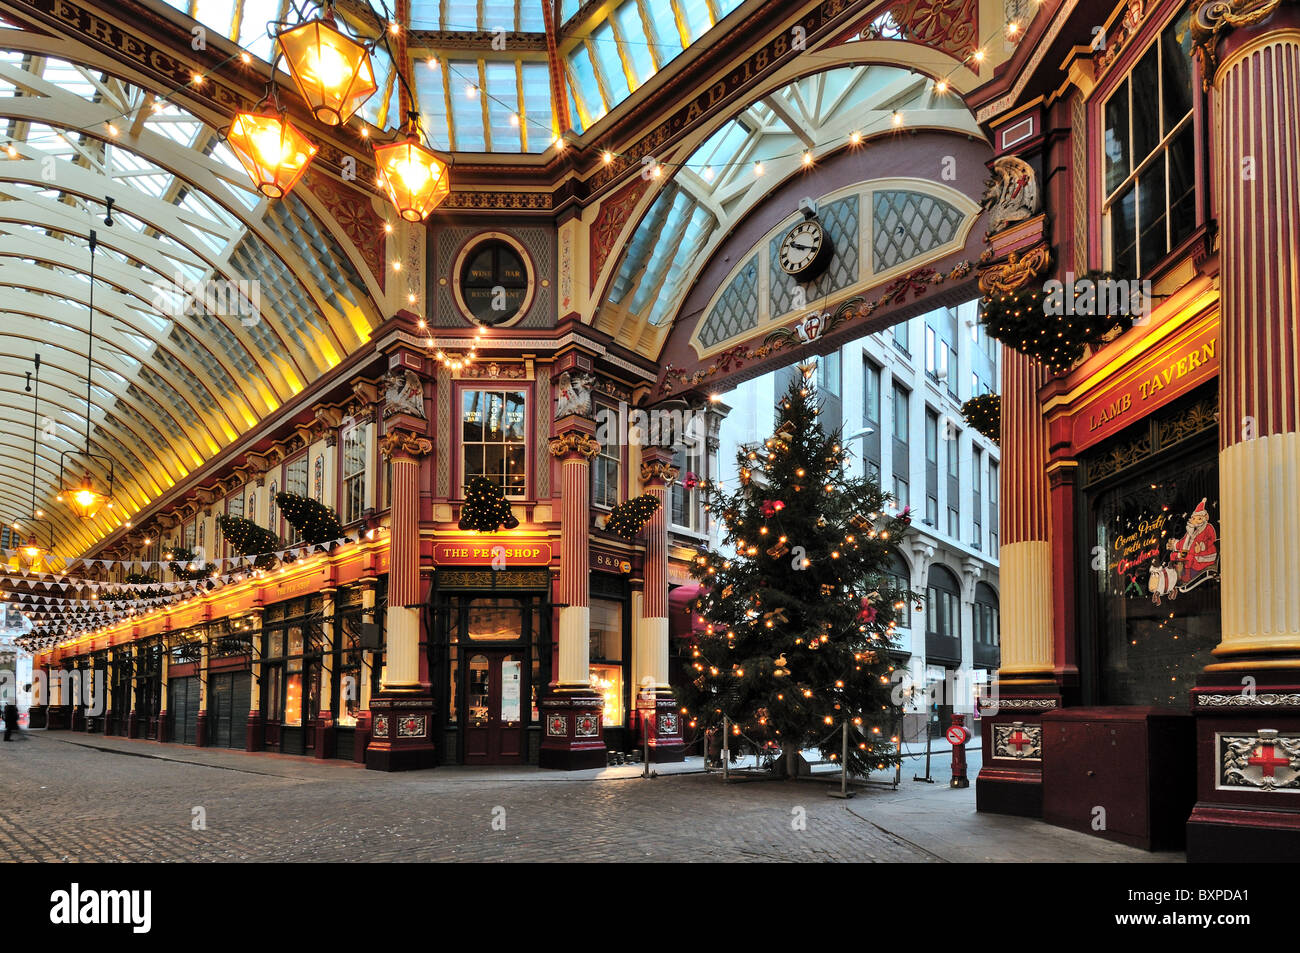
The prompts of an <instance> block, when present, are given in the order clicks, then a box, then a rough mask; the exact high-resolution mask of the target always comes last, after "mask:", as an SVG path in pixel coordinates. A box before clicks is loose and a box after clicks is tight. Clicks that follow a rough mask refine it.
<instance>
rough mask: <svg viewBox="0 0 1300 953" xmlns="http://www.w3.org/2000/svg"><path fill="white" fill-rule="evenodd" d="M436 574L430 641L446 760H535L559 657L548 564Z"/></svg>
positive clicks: (443, 750)
mask: <svg viewBox="0 0 1300 953" xmlns="http://www.w3.org/2000/svg"><path fill="white" fill-rule="evenodd" d="M436 580H437V581H436V583H435V590H434V593H433V595H432V601H431V603H430V615H431V617H432V619H433V623H434V624H433V639H432V641H431V642H430V643H429V646H428V648H429V672H430V679H431V681H432V683H433V685H434V697H435V699H436V700H437V703H438V711H437V722H438V724H437V725H436V729H437V733H438V736H439V737H441V738H442V746H441V750H440V759H441V761H442V763H452V764H484V765H486V764H525V763H529V764H535V763H536V762H537V757H538V750H539V748H540V745H541V714H540V711H539V707H538V701H539V697H540V696H541V694H542V693H543V692H544V691H545V690H546V686H547V685H548V684H549V683H550V680H551V671H552V666H553V662H554V656H555V644H554V641H553V639H552V635H551V610H552V606H551V600H550V589H549V582H550V573H549V571H548V570H546V569H531V570H528V569H524V570H499V571H493V570H486V571H481V570H442V571H439V572H438V573H437V574H436Z"/></svg>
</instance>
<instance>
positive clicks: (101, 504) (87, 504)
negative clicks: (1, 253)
mask: <svg viewBox="0 0 1300 953" xmlns="http://www.w3.org/2000/svg"><path fill="white" fill-rule="evenodd" d="M57 499H58V500H59V502H61V503H64V502H66V503H67V504H68V505H69V506H71V507H72V510H73V512H74V513H76V514H77V515H78V516H79V517H81V518H82V519H83V520H88V519H94V517H95V516H97V515H98V514H99V511H100V510H102V509H104V508H105V507H107V508H108V509H112V508H113V496H112V485H111V483H110V488H109V492H108V493H103V492H101V491H100V490H99V489H98V488H97V487H96V486H95V481H94V478H92V477H91V475H90V473H89V471H86V472H85V473H84V474H83V476H82V478H81V482H80V483H79V484H77V485H76V486H64V487H63V489H62V492H60V493H59V495H58V497H57Z"/></svg>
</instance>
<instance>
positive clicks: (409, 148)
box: [375, 135, 451, 222]
mask: <svg viewBox="0 0 1300 953" xmlns="http://www.w3.org/2000/svg"><path fill="white" fill-rule="evenodd" d="M375 164H376V165H378V166H379V177H380V179H381V180H382V181H383V184H384V188H386V189H387V190H388V197H389V199H390V200H391V201H392V203H393V204H394V205H396V206H397V211H398V214H400V215H401V216H402V218H404V219H406V221H408V222H419V221H423V220H424V218H425V217H426V216H427V215H428V214H429V213H430V212H432V211H433V210H434V209H435V208H437V207H438V206H439V205H441V204H442V202H443V200H444V199H446V198H447V196H448V195H449V194H450V193H451V183H450V181H449V179H448V176H447V163H445V162H443V161H442V160H441V159H439V158H438V157H437V156H436V155H434V154H433V153H432V152H430V151H429V150H428V149H426V148H424V146H422V145H420V144H419V142H417V141H416V139H415V136H414V135H411V136H407V138H405V139H401V140H399V141H397V142H390V143H389V144H388V145H384V146H378V145H377V146H375Z"/></svg>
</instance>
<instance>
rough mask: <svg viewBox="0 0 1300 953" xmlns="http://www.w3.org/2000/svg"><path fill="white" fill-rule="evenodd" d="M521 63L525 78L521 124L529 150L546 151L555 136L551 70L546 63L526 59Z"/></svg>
mask: <svg viewBox="0 0 1300 953" xmlns="http://www.w3.org/2000/svg"><path fill="white" fill-rule="evenodd" d="M519 65H520V68H521V69H522V71H523V78H524V115H523V117H522V121H521V123H520V125H521V127H523V129H524V133H525V134H526V135H527V137H528V151H529V152H545V151H546V149H547V147H548V146H550V144H551V140H552V139H554V138H555V118H554V117H553V116H552V115H551V72H550V69H549V67H547V65H546V64H545V63H539V62H533V61H531V60H525V61H523V62H521V63H520V64H519Z"/></svg>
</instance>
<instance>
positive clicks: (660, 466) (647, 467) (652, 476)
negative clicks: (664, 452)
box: [641, 460, 681, 486]
mask: <svg viewBox="0 0 1300 953" xmlns="http://www.w3.org/2000/svg"><path fill="white" fill-rule="evenodd" d="M680 472H681V470H680V469H679V468H677V467H675V466H673V465H672V464H671V463H664V462H663V461H662V460H643V461H641V483H642V484H650V483H662V484H664V486H672V484H673V483H675V482H676V481H677V474H679V473H680Z"/></svg>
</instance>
